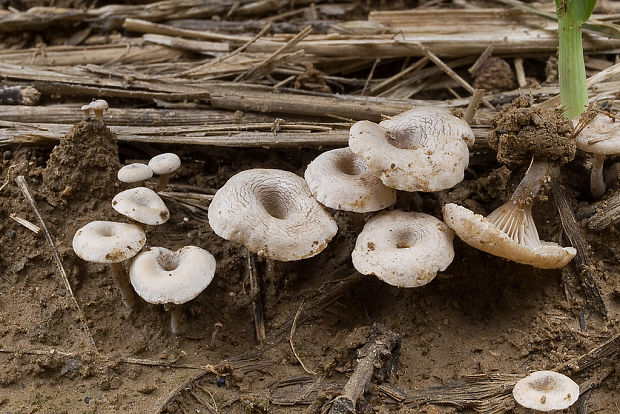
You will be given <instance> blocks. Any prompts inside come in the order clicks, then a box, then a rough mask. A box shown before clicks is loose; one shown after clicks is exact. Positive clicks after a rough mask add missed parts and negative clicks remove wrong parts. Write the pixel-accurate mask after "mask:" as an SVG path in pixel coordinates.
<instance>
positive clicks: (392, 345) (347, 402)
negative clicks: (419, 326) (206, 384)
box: [329, 323, 400, 414]
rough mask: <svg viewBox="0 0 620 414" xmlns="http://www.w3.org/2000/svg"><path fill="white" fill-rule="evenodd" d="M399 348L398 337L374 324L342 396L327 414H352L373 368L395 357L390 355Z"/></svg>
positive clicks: (335, 400)
mask: <svg viewBox="0 0 620 414" xmlns="http://www.w3.org/2000/svg"><path fill="white" fill-rule="evenodd" d="M399 346H400V336H399V335H398V334H396V333H395V332H392V331H390V330H389V329H388V328H387V327H385V326H384V325H382V324H379V323H374V324H373V326H372V331H371V332H370V336H369V337H368V342H367V343H366V345H364V346H363V347H362V348H361V349H360V350H358V357H362V359H361V360H360V361H359V362H358V364H357V367H355V371H353V374H352V375H351V378H349V381H347V383H346V384H345V386H344V388H343V390H342V394H341V395H340V396H338V397H336V398H335V399H334V401H333V402H332V407H331V409H330V410H329V414H347V413H354V412H356V411H355V404H356V402H357V400H358V399H359V398H360V397H361V396H362V395H363V394H364V390H365V389H366V385H368V383H369V382H370V380H372V376H373V374H374V371H375V366H377V365H383V364H382V363H381V362H386V361H387V360H389V359H391V358H394V357H396V356H397V355H393V354H392V353H393V352H394V351H395V350H397V349H398V347H399Z"/></svg>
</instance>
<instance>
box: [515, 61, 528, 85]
mask: <svg viewBox="0 0 620 414" xmlns="http://www.w3.org/2000/svg"><path fill="white" fill-rule="evenodd" d="M514 64H515V72H516V73H517V83H518V84H519V87H520V88H525V87H526V86H527V81H526V80H525V69H523V58H516V59H515V62H514Z"/></svg>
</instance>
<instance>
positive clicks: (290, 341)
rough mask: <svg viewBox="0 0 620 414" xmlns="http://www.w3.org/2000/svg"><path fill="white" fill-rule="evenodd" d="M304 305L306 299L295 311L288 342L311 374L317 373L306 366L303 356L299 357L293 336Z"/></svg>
mask: <svg viewBox="0 0 620 414" xmlns="http://www.w3.org/2000/svg"><path fill="white" fill-rule="evenodd" d="M303 306H304V299H302V300H301V303H300V304H299V308H298V309H297V312H296V313H295V318H293V325H291V333H290V335H289V336H288V342H289V344H291V350H292V351H293V355H295V358H296V359H297V361H298V362H299V364H300V365H301V367H302V368H303V369H304V371H306V372H307V373H308V374H310V375H316V372H314V371H312V370H311V369H308V368H306V365H305V364H304V362H303V361H302V360H301V358H299V355H297V351H295V344H293V337H294V336H295V329H296V328H297V319H298V318H299V315H300V314H301V309H302V307H303Z"/></svg>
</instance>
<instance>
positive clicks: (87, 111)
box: [80, 104, 91, 120]
mask: <svg viewBox="0 0 620 414" xmlns="http://www.w3.org/2000/svg"><path fill="white" fill-rule="evenodd" d="M80 109H81V110H82V111H84V119H85V120H86V119H88V118H90V109H91V107H90V104H87V105H82V107H81V108H80Z"/></svg>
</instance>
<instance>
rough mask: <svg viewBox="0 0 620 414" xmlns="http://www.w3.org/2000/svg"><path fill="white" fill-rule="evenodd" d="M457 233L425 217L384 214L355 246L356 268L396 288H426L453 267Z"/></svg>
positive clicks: (369, 225)
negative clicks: (436, 277)
mask: <svg viewBox="0 0 620 414" xmlns="http://www.w3.org/2000/svg"><path fill="white" fill-rule="evenodd" d="M453 238H454V232H453V231H452V230H451V229H450V228H449V227H448V226H446V224H445V223H443V222H442V221H441V220H438V219H436V218H435V217H433V216H431V215H428V214H424V213H407V212H404V211H398V210H393V211H385V212H381V213H379V214H377V215H376V216H374V217H372V218H371V219H370V220H368V222H367V223H366V225H364V229H363V230H362V232H361V233H360V235H359V236H358V238H357V241H356V242H355V249H354V250H353V253H351V258H352V259H353V266H354V267H355V268H356V269H357V271H358V272H360V273H362V274H365V275H375V276H377V277H378V278H379V279H381V280H383V281H384V282H386V283H389V284H390V285H393V286H398V287H418V286H422V285H425V284H427V283H428V282H430V281H431V280H433V278H434V277H435V275H436V274H437V272H438V271H443V270H445V269H446V267H448V265H450V263H452V259H453V258H454V248H453V247H452V239H453Z"/></svg>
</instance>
